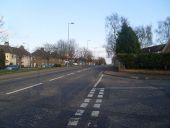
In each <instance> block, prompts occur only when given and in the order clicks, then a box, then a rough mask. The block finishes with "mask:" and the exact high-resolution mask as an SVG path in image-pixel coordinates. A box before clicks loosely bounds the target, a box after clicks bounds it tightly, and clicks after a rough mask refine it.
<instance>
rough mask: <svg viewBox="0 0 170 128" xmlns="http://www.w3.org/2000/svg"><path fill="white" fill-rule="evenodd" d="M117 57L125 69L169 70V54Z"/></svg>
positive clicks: (124, 55) (120, 55) (121, 55)
mask: <svg viewBox="0 0 170 128" xmlns="http://www.w3.org/2000/svg"><path fill="white" fill-rule="evenodd" d="M117 57H118V59H119V61H120V62H121V63H122V64H123V65H124V66H125V68H127V69H132V68H133V69H161V70H162V69H164V70H166V69H168V70H170V53H160V54H157V53H149V54H119V55H117Z"/></svg>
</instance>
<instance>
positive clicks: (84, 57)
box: [76, 48, 93, 64]
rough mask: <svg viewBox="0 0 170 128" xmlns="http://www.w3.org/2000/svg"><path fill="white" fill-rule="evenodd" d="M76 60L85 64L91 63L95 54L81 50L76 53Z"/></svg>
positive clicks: (84, 49)
mask: <svg viewBox="0 0 170 128" xmlns="http://www.w3.org/2000/svg"><path fill="white" fill-rule="evenodd" d="M76 58H77V59H78V60H79V61H81V62H84V63H86V64H87V63H90V62H92V60H93V54H92V52H91V51H90V50H88V49H86V48H79V49H78V51H77V52H76Z"/></svg>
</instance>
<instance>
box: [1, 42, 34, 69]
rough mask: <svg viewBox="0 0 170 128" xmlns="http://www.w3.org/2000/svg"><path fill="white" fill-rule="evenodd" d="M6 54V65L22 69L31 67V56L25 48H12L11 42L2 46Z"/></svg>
mask: <svg viewBox="0 0 170 128" xmlns="http://www.w3.org/2000/svg"><path fill="white" fill-rule="evenodd" d="M0 48H1V49H3V50H4V52H5V65H20V66H22V67H30V64H31V55H30V53H29V52H28V51H27V50H25V49H24V47H23V46H21V47H19V48H16V47H11V46H10V45H9V42H5V43H4V45H0Z"/></svg>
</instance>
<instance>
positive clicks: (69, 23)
mask: <svg viewBox="0 0 170 128" xmlns="http://www.w3.org/2000/svg"><path fill="white" fill-rule="evenodd" d="M71 24H74V22H68V45H69V49H70V37H69V36H70V25H71ZM67 60H68V57H67ZM67 67H68V62H67Z"/></svg>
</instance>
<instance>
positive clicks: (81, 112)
mask: <svg viewBox="0 0 170 128" xmlns="http://www.w3.org/2000/svg"><path fill="white" fill-rule="evenodd" d="M83 113H84V110H81V109H78V110H77V112H76V113H75V116H82V115H83Z"/></svg>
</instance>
